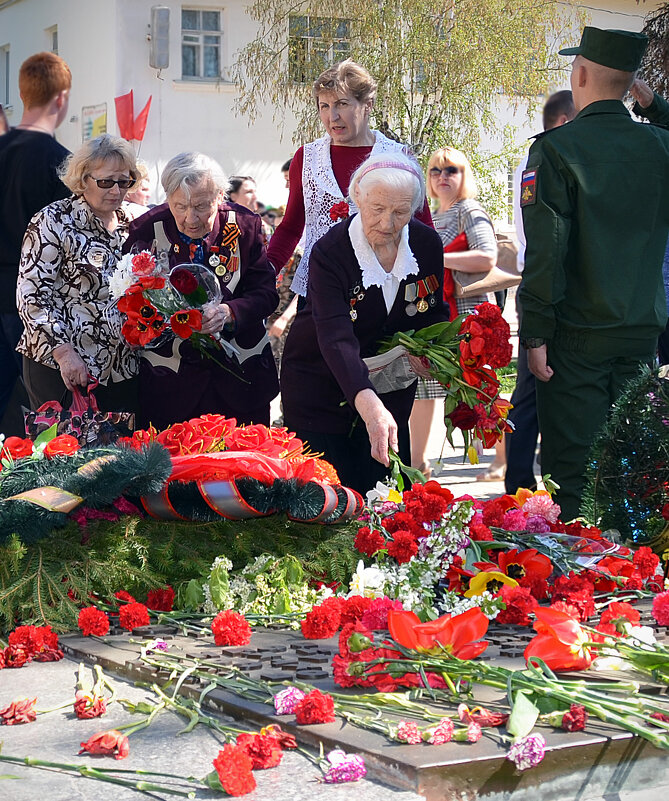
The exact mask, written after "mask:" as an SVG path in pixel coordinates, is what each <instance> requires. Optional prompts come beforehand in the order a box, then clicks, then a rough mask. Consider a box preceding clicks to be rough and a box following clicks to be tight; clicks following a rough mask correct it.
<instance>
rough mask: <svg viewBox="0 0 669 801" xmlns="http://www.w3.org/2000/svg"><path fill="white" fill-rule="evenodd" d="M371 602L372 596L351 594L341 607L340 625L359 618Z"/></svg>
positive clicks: (372, 600) (353, 621)
mask: <svg viewBox="0 0 669 801" xmlns="http://www.w3.org/2000/svg"><path fill="white" fill-rule="evenodd" d="M373 602H374V599H373V598H365V597H364V596H363V595H352V596H351V597H350V598H347V599H346V601H345V602H344V606H343V608H342V613H341V621H340V625H342V626H345V625H346V624H347V623H355V621H356V620H360V619H361V618H362V616H363V615H364V614H365V612H366V611H367V610H368V609H369V607H370V606H371V605H372V603H373Z"/></svg>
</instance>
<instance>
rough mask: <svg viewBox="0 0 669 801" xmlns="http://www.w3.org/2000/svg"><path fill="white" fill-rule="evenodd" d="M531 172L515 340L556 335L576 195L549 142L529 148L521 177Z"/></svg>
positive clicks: (524, 218)
mask: <svg viewBox="0 0 669 801" xmlns="http://www.w3.org/2000/svg"><path fill="white" fill-rule="evenodd" d="M532 170H534V171H535V176H534V178H533V180H534V181H535V182H536V184H535V188H534V192H533V193H532V196H531V197H530V199H529V200H528V201H527V202H526V203H524V204H523V205H522V213H523V228H524V230H525V236H526V239H527V248H526V251H525V269H524V271H523V280H522V283H521V285H520V290H519V296H520V303H521V306H522V324H521V330H520V336H521V337H522V338H523V339H535V338H538V339H550V338H551V337H552V336H553V334H554V333H555V307H556V306H557V304H558V303H559V302H560V301H561V300H562V299H563V297H564V293H565V261H566V258H567V250H568V243H569V235H570V231H571V226H572V215H573V209H574V205H575V203H574V197H575V191H574V188H573V181H572V179H571V177H570V174H569V172H568V170H567V169H566V167H565V166H564V164H563V163H562V161H561V159H560V157H559V155H558V154H557V153H556V151H555V149H554V148H552V147H551V146H550V137H546V138H544V137H542V138H541V139H538V140H537V141H536V142H535V143H534V144H533V145H532V147H531V148H530V153H529V157H528V161H527V170H526V171H525V172H524V173H523V175H524V176H525V175H528V172H529V174H530V175H531V171H532Z"/></svg>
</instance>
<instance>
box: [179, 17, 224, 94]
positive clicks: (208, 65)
mask: <svg viewBox="0 0 669 801" xmlns="http://www.w3.org/2000/svg"><path fill="white" fill-rule="evenodd" d="M222 16H223V14H222V11H220V10H211V9H203V8H182V9H181V77H182V78H184V79H186V80H188V79H197V80H216V79H219V78H220V77H221V51H222V39H223V34H222V29H221V21H222Z"/></svg>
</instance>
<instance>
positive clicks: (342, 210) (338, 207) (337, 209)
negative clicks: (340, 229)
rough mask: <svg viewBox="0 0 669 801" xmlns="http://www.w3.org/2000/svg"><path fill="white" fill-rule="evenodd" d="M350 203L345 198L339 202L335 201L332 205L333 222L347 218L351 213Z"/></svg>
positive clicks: (331, 217)
mask: <svg viewBox="0 0 669 801" xmlns="http://www.w3.org/2000/svg"><path fill="white" fill-rule="evenodd" d="M349 211H350V209H349V207H348V203H347V202H346V201H345V200H340V201H339V203H333V204H332V206H330V219H331V220H332V222H337V221H338V220H345V219H346V218H347V217H348V215H349Z"/></svg>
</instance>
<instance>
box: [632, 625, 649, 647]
mask: <svg viewBox="0 0 669 801" xmlns="http://www.w3.org/2000/svg"><path fill="white" fill-rule="evenodd" d="M628 636H629V637H631V638H632V639H634V640H638V641H639V643H643V644H644V645H654V644H655V642H656V640H655V633H654V632H653V629H652V628H651V627H650V626H632V627H631V628H630V630H629V632H628Z"/></svg>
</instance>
